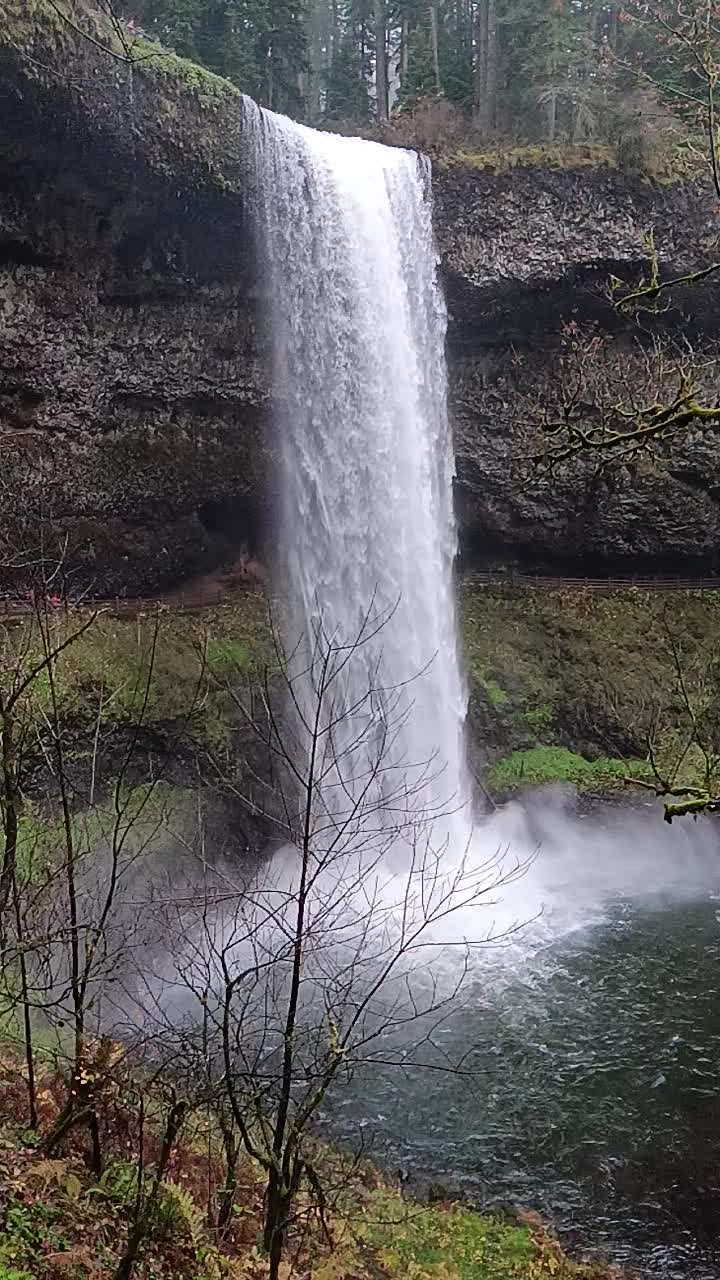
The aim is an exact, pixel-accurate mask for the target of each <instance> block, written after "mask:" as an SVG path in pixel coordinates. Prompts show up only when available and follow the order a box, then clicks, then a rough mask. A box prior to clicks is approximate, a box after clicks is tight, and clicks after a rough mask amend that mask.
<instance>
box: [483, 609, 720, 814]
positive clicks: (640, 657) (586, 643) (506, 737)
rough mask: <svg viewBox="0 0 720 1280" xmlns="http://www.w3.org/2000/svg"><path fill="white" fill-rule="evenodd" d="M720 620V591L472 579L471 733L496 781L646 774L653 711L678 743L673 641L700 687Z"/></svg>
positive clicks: (662, 735) (662, 734)
mask: <svg viewBox="0 0 720 1280" xmlns="http://www.w3.org/2000/svg"><path fill="white" fill-rule="evenodd" d="M719 621H720V592H716V593H715V592H706V593H704V594H701V593H699V592H698V593H695V592H687V593H677V592H671V593H667V594H666V593H662V592H643V591H639V590H635V589H627V590H622V591H613V592H607V593H604V592H603V593H600V592H593V591H583V590H578V589H575V588H572V589H570V588H568V589H558V590H555V591H547V590H542V591H539V590H535V589H533V588H529V587H528V588H515V587H497V588H490V587H482V586H475V587H473V586H472V585H471V584H466V585H465V586H464V588H463V590H462V632H463V644H464V650H465V655H466V662H467V671H468V680H469V686H470V729H471V738H472V739H473V740H474V741H475V742H477V743H482V744H485V748H486V753H485V758H484V761H482V763H486V764H487V763H489V764H490V765H491V773H490V783H491V786H492V787H493V788H494V789H495V790H497V791H499V792H504V791H506V790H509V789H512V787H513V786H514V785H517V784H519V783H528V782H546V781H552V780H554V779H566V780H569V781H574V782H578V783H579V784H580V785H585V786H590V787H592V786H597V785H601V786H603V785H606V784H610V785H612V784H613V782H614V783H615V785H617V782H618V775H621V774H625V773H627V772H628V771H629V770H630V771H632V770H636V771H637V772H638V773H639V774H640V775H642V774H643V765H642V763H641V762H642V760H643V758H644V756H645V754H646V749H647V742H646V733H647V730H648V728H649V726H650V724H651V723H652V721H653V720H654V719H655V718H656V719H657V723H658V731H659V740H660V751H661V753H662V750H666V751H667V752H670V751H671V750H672V747H673V742H672V739H673V725H674V724H676V723H677V718H678V715H679V712H680V708H679V697H678V682H677V676H676V671H675V664H674V657H673V644H675V645H677V646H679V649H680V650H681V652H682V656H683V664H684V666H685V669H686V671H687V673H688V675H689V677H690V683H691V685H692V687H693V688H694V689H696V690H698V691H701V690H702V686H703V678H704V674H705V673H706V672H707V669H708V666H709V665H711V664H712V662H713V654H714V646H715V636H716V634H717V627H718V622H719ZM619 761H622V762H623V763H622V764H619V763H618V762H619ZM628 761H634V762H636V763H634V764H630V765H628V763H627V762H628ZM638 762H640V763H638Z"/></svg>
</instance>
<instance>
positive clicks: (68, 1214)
mask: <svg viewBox="0 0 720 1280" xmlns="http://www.w3.org/2000/svg"><path fill="white" fill-rule="evenodd" d="M20 1071H21V1068H20V1064H19V1063H17V1062H16V1061H14V1060H13V1058H12V1057H10V1056H8V1055H7V1054H5V1055H4V1056H3V1058H2V1076H1V1077H0V1116H1V1117H2V1119H1V1120H0V1168H1V1169H2V1172H0V1280H61V1278H64V1280H106V1278H107V1280H110V1278H111V1277H114V1276H115V1275H116V1273H117V1268H118V1265H119V1262H120V1255H121V1252H122V1242H123V1241H124V1239H125V1237H126V1235H127V1231H128V1227H129V1224H130V1222H131V1221H132V1216H133V1212H134V1208H135V1203H136V1200H137V1196H138V1186H139V1180H140V1184H141V1185H142V1182H143V1179H144V1180H145V1185H148V1184H149V1183H150V1182H151V1180H152V1175H153V1169H154V1163H155V1162H156V1160H157V1152H158V1141H159V1134H158V1131H157V1126H156V1125H155V1124H150V1125H148V1126H147V1128H146V1133H145V1138H144V1147H143V1161H144V1165H141V1163H140V1161H139V1160H138V1153H137V1152H136V1153H134V1154H133V1153H132V1152H128V1150H127V1148H128V1138H129V1137H132V1138H135V1137H136V1128H135V1124H136V1121H135V1117H133V1115H132V1114H131V1113H130V1112H129V1111H128V1110H127V1108H124V1107H123V1105H122V1101H121V1100H119V1099H116V1101H115V1105H114V1106H113V1108H112V1109H111V1108H110V1107H108V1109H107V1112H106V1114H105V1115H104V1117H103V1122H104V1124H105V1125H106V1126H107V1128H108V1132H107V1134H106V1146H107V1151H108V1160H107V1165H106V1167H105V1169H104V1171H103V1172H102V1174H101V1175H100V1176H99V1177H97V1178H93V1177H92V1176H91V1175H89V1173H88V1170H87V1168H86V1166H85V1163H84V1161H83V1151H82V1144H81V1143H80V1142H79V1141H78V1140H77V1138H76V1139H75V1140H74V1141H73V1142H71V1143H70V1145H69V1147H68V1149H67V1150H66V1151H65V1152H64V1153H63V1154H62V1156H59V1157H56V1158H53V1159H48V1158H47V1157H46V1156H44V1155H43V1154H42V1153H41V1152H40V1151H38V1149H37V1144H36V1137H35V1135H34V1134H33V1133H32V1132H29V1131H27V1130H25V1129H23V1128H22V1122H21V1107H20V1106H19V1105H18V1103H19V1097H20V1094H21V1085H20V1082H19V1080H18V1076H19V1074H20ZM40 1083H41V1086H42V1094H41V1096H42V1099H43V1102H42V1105H43V1114H44V1116H45V1117H49V1115H50V1114H51V1112H52V1109H53V1108H54V1107H55V1106H56V1105H57V1103H56V1097H57V1095H58V1093H59V1088H58V1083H57V1082H56V1081H55V1080H54V1078H53V1075H52V1072H51V1070H50V1069H49V1068H48V1069H46V1070H44V1071H43V1073H42V1076H41V1081H40ZM318 1168H319V1169H320V1171H321V1176H322V1178H323V1179H327V1180H328V1184H332V1183H333V1182H336V1181H337V1180H338V1178H339V1177H340V1178H341V1179H342V1181H343V1184H344V1190H343V1192H342V1196H341V1199H340V1202H339V1203H338V1206H337V1207H336V1208H335V1209H334V1210H333V1212H332V1214H331V1215H329V1216H328V1217H327V1218H326V1219H325V1221H324V1222H321V1221H320V1218H319V1217H318V1214H317V1211H316V1210H313V1209H312V1208H311V1206H310V1205H309V1204H308V1203H301V1204H300V1206H299V1213H298V1216H297V1220H296V1223H295V1227H294V1229H293V1234H292V1240H291V1247H290V1249H289V1252H288V1261H287V1263H286V1264H285V1268H284V1271H283V1276H284V1277H288V1278H289V1277H290V1276H291V1275H296V1276H298V1277H307V1278H308V1280H344V1278H345V1277H347V1278H348V1280H350V1277H353V1278H354V1280H382V1278H387V1280H406V1278H407V1277H412V1280H601V1278H602V1277H603V1276H606V1275H607V1274H608V1273H607V1270H606V1268H604V1267H603V1266H601V1265H598V1264H595V1265H589V1264H588V1265H585V1264H581V1263H576V1262H573V1261H571V1259H569V1258H568V1257H567V1256H566V1255H565V1254H564V1253H563V1251H562V1249H561V1248H560V1246H559V1244H558V1242H557V1240H556V1239H555V1237H554V1236H553V1235H552V1233H551V1232H550V1231H549V1230H548V1229H547V1228H546V1227H545V1226H544V1225H543V1223H542V1222H541V1221H540V1219H539V1218H535V1217H534V1215H532V1214H528V1215H526V1221H525V1222H524V1223H523V1222H521V1221H519V1220H518V1221H511V1220H505V1221H503V1220H501V1219H499V1218H497V1217H493V1216H486V1215H483V1214H480V1213H476V1212H474V1211H473V1210H472V1209H471V1208H469V1207H465V1206H462V1205H458V1204H450V1203H443V1204H432V1205H421V1204H418V1203H415V1202H413V1201H409V1200H406V1199H404V1198H403V1197H402V1196H401V1194H400V1192H399V1190H397V1189H396V1188H395V1187H394V1186H392V1185H390V1184H388V1183H386V1182H383V1180H382V1179H381V1178H380V1176H379V1175H378V1174H377V1173H376V1171H375V1170H374V1169H372V1168H371V1167H370V1166H368V1165H367V1164H366V1163H364V1162H363V1163H358V1162H354V1161H352V1160H350V1159H349V1158H341V1157H338V1156H337V1155H335V1154H333V1153H331V1152H330V1151H321V1152H320V1153H319V1158H318ZM222 1179H223V1147H222V1142H221V1139H220V1133H219V1131H218V1129H217V1126H216V1125H215V1124H214V1123H213V1121H212V1118H210V1117H208V1116H205V1117H203V1116H202V1115H200V1116H196V1117H195V1118H194V1119H193V1122H192V1123H191V1124H189V1125H188V1126H187V1129H186V1130H185V1132H184V1133H183V1136H182V1139H181V1140H180V1141H179V1142H178V1144H177V1146H176V1148H175V1151H174V1154H173V1159H172V1164H171V1168H170V1170H169V1172H168V1176H167V1178H166V1180H165V1181H164V1183H163V1185H162V1189H161V1194H160V1195H159V1196H158V1198H157V1202H156V1204H155V1205H154V1206H153V1211H152V1214H151V1215H150V1217H149V1220H148V1224H147V1243H146V1248H145V1251H144V1253H143V1256H142V1258H141V1259H140V1260H139V1262H138V1265H137V1269H136V1272H135V1274H136V1276H137V1277H138V1278H139V1280H262V1278H263V1277H264V1276H265V1275H266V1273H267V1265H266V1263H265V1261H264V1259H263V1256H262V1253H261V1251H260V1250H259V1249H258V1247H257V1240H258V1238H259V1233H260V1228H261V1223H262V1210H263V1179H262V1172H261V1170H259V1169H258V1168H257V1167H256V1166H254V1165H253V1163H252V1161H251V1160H250V1159H248V1158H247V1157H246V1156H243V1157H242V1160H241V1162H240V1164H239V1167H238V1169H237V1189H236V1198H235V1206H234V1212H233V1216H232V1221H231V1224H230V1227H229V1229H228V1231H227V1232H226V1233H224V1235H222V1236H221V1235H219V1233H218V1230H217V1227H214V1226H213V1225H212V1223H213V1213H214V1208H215V1204H216V1199H217V1194H218V1190H219V1188H220V1186H221V1185H222Z"/></svg>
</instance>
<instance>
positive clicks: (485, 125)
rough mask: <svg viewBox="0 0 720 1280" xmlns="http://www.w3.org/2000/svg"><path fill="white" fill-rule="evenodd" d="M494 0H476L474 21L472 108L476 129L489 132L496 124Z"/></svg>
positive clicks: (495, 21) (495, 16) (495, 25)
mask: <svg viewBox="0 0 720 1280" xmlns="http://www.w3.org/2000/svg"><path fill="white" fill-rule="evenodd" d="M497 56H498V52H497V9H496V0H479V4H478V7H477V14H476V20H475V109H474V112H473V120H474V123H475V125H476V126H477V128H478V129H482V130H483V131H484V132H490V131H491V130H492V129H494V128H495V125H496V123H497V81H498V71H497Z"/></svg>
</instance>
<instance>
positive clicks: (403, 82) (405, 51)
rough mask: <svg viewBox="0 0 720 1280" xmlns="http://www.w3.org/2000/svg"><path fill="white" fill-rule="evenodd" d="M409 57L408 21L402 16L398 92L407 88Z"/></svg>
mask: <svg viewBox="0 0 720 1280" xmlns="http://www.w3.org/2000/svg"><path fill="white" fill-rule="evenodd" d="M409 55H410V28H409V25H408V20H407V18H406V17H405V16H403V19H402V23H401V26H400V90H401V92H402V90H403V89H405V88H406V87H407V76H408V62H409Z"/></svg>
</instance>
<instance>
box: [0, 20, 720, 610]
mask: <svg viewBox="0 0 720 1280" xmlns="http://www.w3.org/2000/svg"><path fill="white" fill-rule="evenodd" d="M73 14H74V18H75V20H76V26H69V25H68V24H66V23H63V22H62V20H60V19H59V18H58V17H57V15H56V11H55V10H54V8H53V7H52V6H50V7H47V5H46V2H45V0H31V2H30V4H29V5H28V3H27V2H26V0H0V19H2V21H0V112H1V113H2V120H3V130H2V133H0V176H1V179H2V181H1V182H0V448H1V449H2V472H1V474H0V486H1V488H2V494H1V502H0V539H1V540H2V547H3V553H2V555H0V562H1V563H2V564H3V565H4V566H5V568H4V569H3V570H2V572H3V575H4V580H5V582H6V584H7V582H8V581H11V582H12V583H14V584H15V585H17V584H18V582H19V581H20V580H21V578H22V571H18V564H20V565H22V564H24V562H25V561H26V559H27V554H26V553H27V548H28V546H29V545H37V544H39V542H40V541H42V543H43V546H44V549H45V552H46V553H47V554H57V548H63V547H66V551H65V562H66V565H67V567H68V570H69V571H71V572H72V575H73V581H74V583H75V585H76V586H77V588H78V589H80V588H82V589H91V590H93V591H97V592H99V593H101V592H107V591H110V592H126V591H127V592H131V593H132V592H151V591H155V590H165V589H167V588H169V587H172V586H174V585H175V584H177V583H179V582H181V581H182V580H183V579H186V578H189V577H191V576H192V575H194V574H196V573H202V572H205V571H207V570H209V569H212V568H213V566H215V565H217V564H219V563H220V562H221V561H223V560H224V559H227V558H229V557H230V558H231V557H232V555H233V554H234V553H235V550H236V548H237V546H238V545H239V544H240V543H242V542H245V541H247V542H249V543H250V544H251V545H253V544H256V543H258V542H259V541H261V540H262V538H263V536H265V535H266V533H267V529H268V524H269V521H268V519H267V514H268V510H269V509H271V507H272V497H271V495H270V494H269V488H268V475H269V474H271V472H272V467H268V465H267V459H268V453H269V451H270V446H269V434H268V432H267V424H268V421H269V411H268V410H269V406H268V389H267V374H266V369H267V361H266V359H265V353H264V350H263V345H264V344H263V341H262V335H261V334H260V333H259V331H258V324H257V316H258V310H259V308H258V306H257V298H258V294H259V292H261V290H262V280H261V279H258V278H257V275H256V272H255V269H254V254H253V249H252V235H251V230H250V226H249V219H248V205H249V203H250V201H249V199H248V179H247V175H246V174H245V172H244V168H243V136H242V133H243V110H242V102H241V100H240V98H239V96H238V94H237V92H236V91H235V90H233V89H232V87H231V86H227V85H226V84H225V83H224V82H222V81H218V80H216V78H215V77H213V76H210V75H207V74H206V73H204V72H200V71H198V70H197V69H196V68H193V67H192V66H191V65H190V64H186V63H183V62H182V61H181V60H180V59H175V58H174V57H172V56H168V55H163V56H161V57H158V55H157V52H156V50H155V49H153V48H144V47H141V48H140V49H139V51H137V60H136V61H135V62H134V64H133V65H132V66H129V65H128V64H127V63H126V62H125V61H123V55H122V50H119V53H120V56H119V57H118V56H117V54H118V49H117V46H115V54H116V56H113V55H112V54H111V53H107V52H105V51H104V50H103V49H102V48H100V47H98V44H96V43H93V41H96V40H97V41H98V42H99V44H100V45H102V44H104V43H111V44H112V41H113V35H112V32H108V31H107V30H106V29H104V28H103V27H102V24H98V20H97V19H96V18H95V17H93V16H92V14H91V13H90V12H89V10H87V9H85V7H84V6H83V4H82V3H80V0H78V2H77V3H76V5H75V8H74V9H73ZM76 27H77V29H76ZM87 36H90V37H91V38H90V39H87ZM435 193H436V195H435V198H436V224H437V231H438V239H439V243H440V249H441V253H442V264H443V278H444V284H445V288H446V293H447V298H448V304H449V311H450V330H449V357H450V374H451V409H452V414H453V423H454V430H455V436H456V445H457V455H458V470H459V479H458V509H459V514H460V522H461V535H462V541H463V550H464V555H465V558H466V561H468V562H470V563H472V562H479V561H487V560H490V561H491V562H494V563H520V564H524V565H533V566H538V567H545V568H546V567H548V566H550V565H554V564H557V565H563V567H565V566H566V565H568V564H573V565H578V564H584V565H586V566H589V565H590V564H592V565H593V566H594V567H595V566H597V564H598V563H599V562H602V563H613V565H615V566H617V564H618V563H620V564H623V565H627V567H628V568H630V567H634V566H635V565H636V564H638V563H640V562H642V563H643V565H644V566H645V567H657V568H658V569H661V568H667V567H668V566H669V565H671V564H672V565H674V564H675V563H677V562H679V561H682V563H683V565H685V566H686V567H688V565H687V562H688V561H692V563H693V564H696V565H697V566H698V568H700V567H702V568H703V570H705V569H707V568H710V567H714V565H715V562H716V559H717V557H718V553H719V551H720V505H719V502H718V494H717V493H715V491H714V489H713V481H712V473H713V471H714V464H713V459H714V456H715V455H714V452H713V446H712V444H711V443H710V444H708V442H707V441H702V440H699V441H698V442H697V443H696V444H695V445H693V446H692V447H691V449H690V452H688V450H685V451H684V452H683V455H682V457H681V458H680V459H675V460H674V461H673V459H672V458H669V459H667V460H665V461H664V462H663V463H662V464H660V465H658V466H656V467H655V468H652V469H645V471H644V472H642V471H638V470H637V469H635V471H634V472H632V473H631V472H630V471H629V470H628V469H625V470H623V471H617V472H616V473H614V475H613V476H611V477H610V478H608V477H607V476H606V477H602V478H598V476H597V475H596V474H595V471H594V469H593V468H591V467H589V466H588V465H587V464H579V465H574V466H573V467H568V468H566V469H565V470H563V471H562V472H561V473H559V474H556V475H553V476H549V475H547V474H545V473H543V472H542V471H541V470H539V469H538V468H537V467H536V466H532V467H528V457H529V456H530V455H531V454H532V453H533V452H536V451H537V432H536V430H535V428H534V427H533V423H532V414H531V413H530V412H529V411H528V407H527V406H528V404H529V403H530V402H531V401H532V400H533V397H534V398H535V400H536V401H538V402H541V401H542V399H543V395H544V394H545V393H544V390H543V388H544V386H546V384H547V380H548V378H549V377H550V376H551V370H550V365H551V362H552V353H553V351H555V350H556V349H557V346H558V343H559V341H560V333H561V330H562V326H563V324H564V323H565V322H566V321H567V320H568V319H581V320H584V319H591V320H592V321H593V322H595V323H596V324H597V325H598V326H599V327H600V328H601V329H604V330H606V331H607V332H608V333H611V334H612V335H613V341H614V342H617V343H618V344H627V341H628V334H627V333H625V332H623V331H622V330H621V329H618V321H617V317H616V315H615V313H614V312H613V311H612V308H611V307H610V306H609V304H608V302H607V300H606V298H605V282H606V280H607V275H608V273H609V271H611V270H612V271H614V272H615V273H616V274H619V273H620V272H622V271H632V270H633V269H634V268H635V267H636V265H637V263H638V262H639V261H640V259H641V258H642V255H643V246H644V241H645V237H646V235H647V232H648V230H649V229H650V228H651V227H654V228H656V232H657V235H658V241H659V243H660V247H661V252H662V253H663V255H664V257H665V259H666V261H667V262H668V264H673V265H677V266H679V267H680V266H685V265H690V264H691V263H694V262H696V261H699V260H700V258H701V257H702V254H703V253H704V252H705V251H706V244H707V242H708V240H709V238H710V237H711V236H712V234H713V217H714V210H713V209H712V207H711V205H710V203H709V201H708V197H707V194H706V192H705V191H704V190H702V189H701V188H699V187H696V186H693V185H684V186H683V185H676V186H671V187H664V188H653V187H650V186H647V185H644V184H643V183H642V182H640V181H639V180H636V179H629V178H624V177H623V176H622V175H620V174H618V173H616V172H613V171H611V170H606V171H598V170H592V169H578V170H573V171H568V170H559V171H557V172H548V171H535V170H515V171H514V172H512V173H508V174H497V173H489V172H486V171H483V170H480V169H477V168H473V167H472V166H470V165H464V166H463V165H453V166H448V167H442V168H439V169H438V170H437V172H436V175H435ZM714 301H715V295H714V291H713V290H712V289H711V288H707V289H705V290H704V291H703V293H702V294H695V295H693V297H692V299H690V300H684V299H676V300H675V302H674V305H673V309H672V310H671V311H670V312H669V313H668V314H666V315H665V316H664V317H663V321H662V324H663V326H664V327H665V330H666V331H668V332H670V333H672V332H673V331H674V330H676V329H677V327H678V326H679V325H680V324H681V323H682V324H683V325H687V324H688V323H689V324H690V325H691V326H694V327H695V328H696V329H697V330H699V331H701V332H702V333H703V334H704V335H705V337H706V340H707V336H708V335H710V339H712V334H713V333H714V331H715V319H714V314H715V308H714ZM40 533H42V539H40ZM8 565H13V566H14V568H13V570H12V572H11V571H10V570H9V569H8V568H7V566H8Z"/></svg>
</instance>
